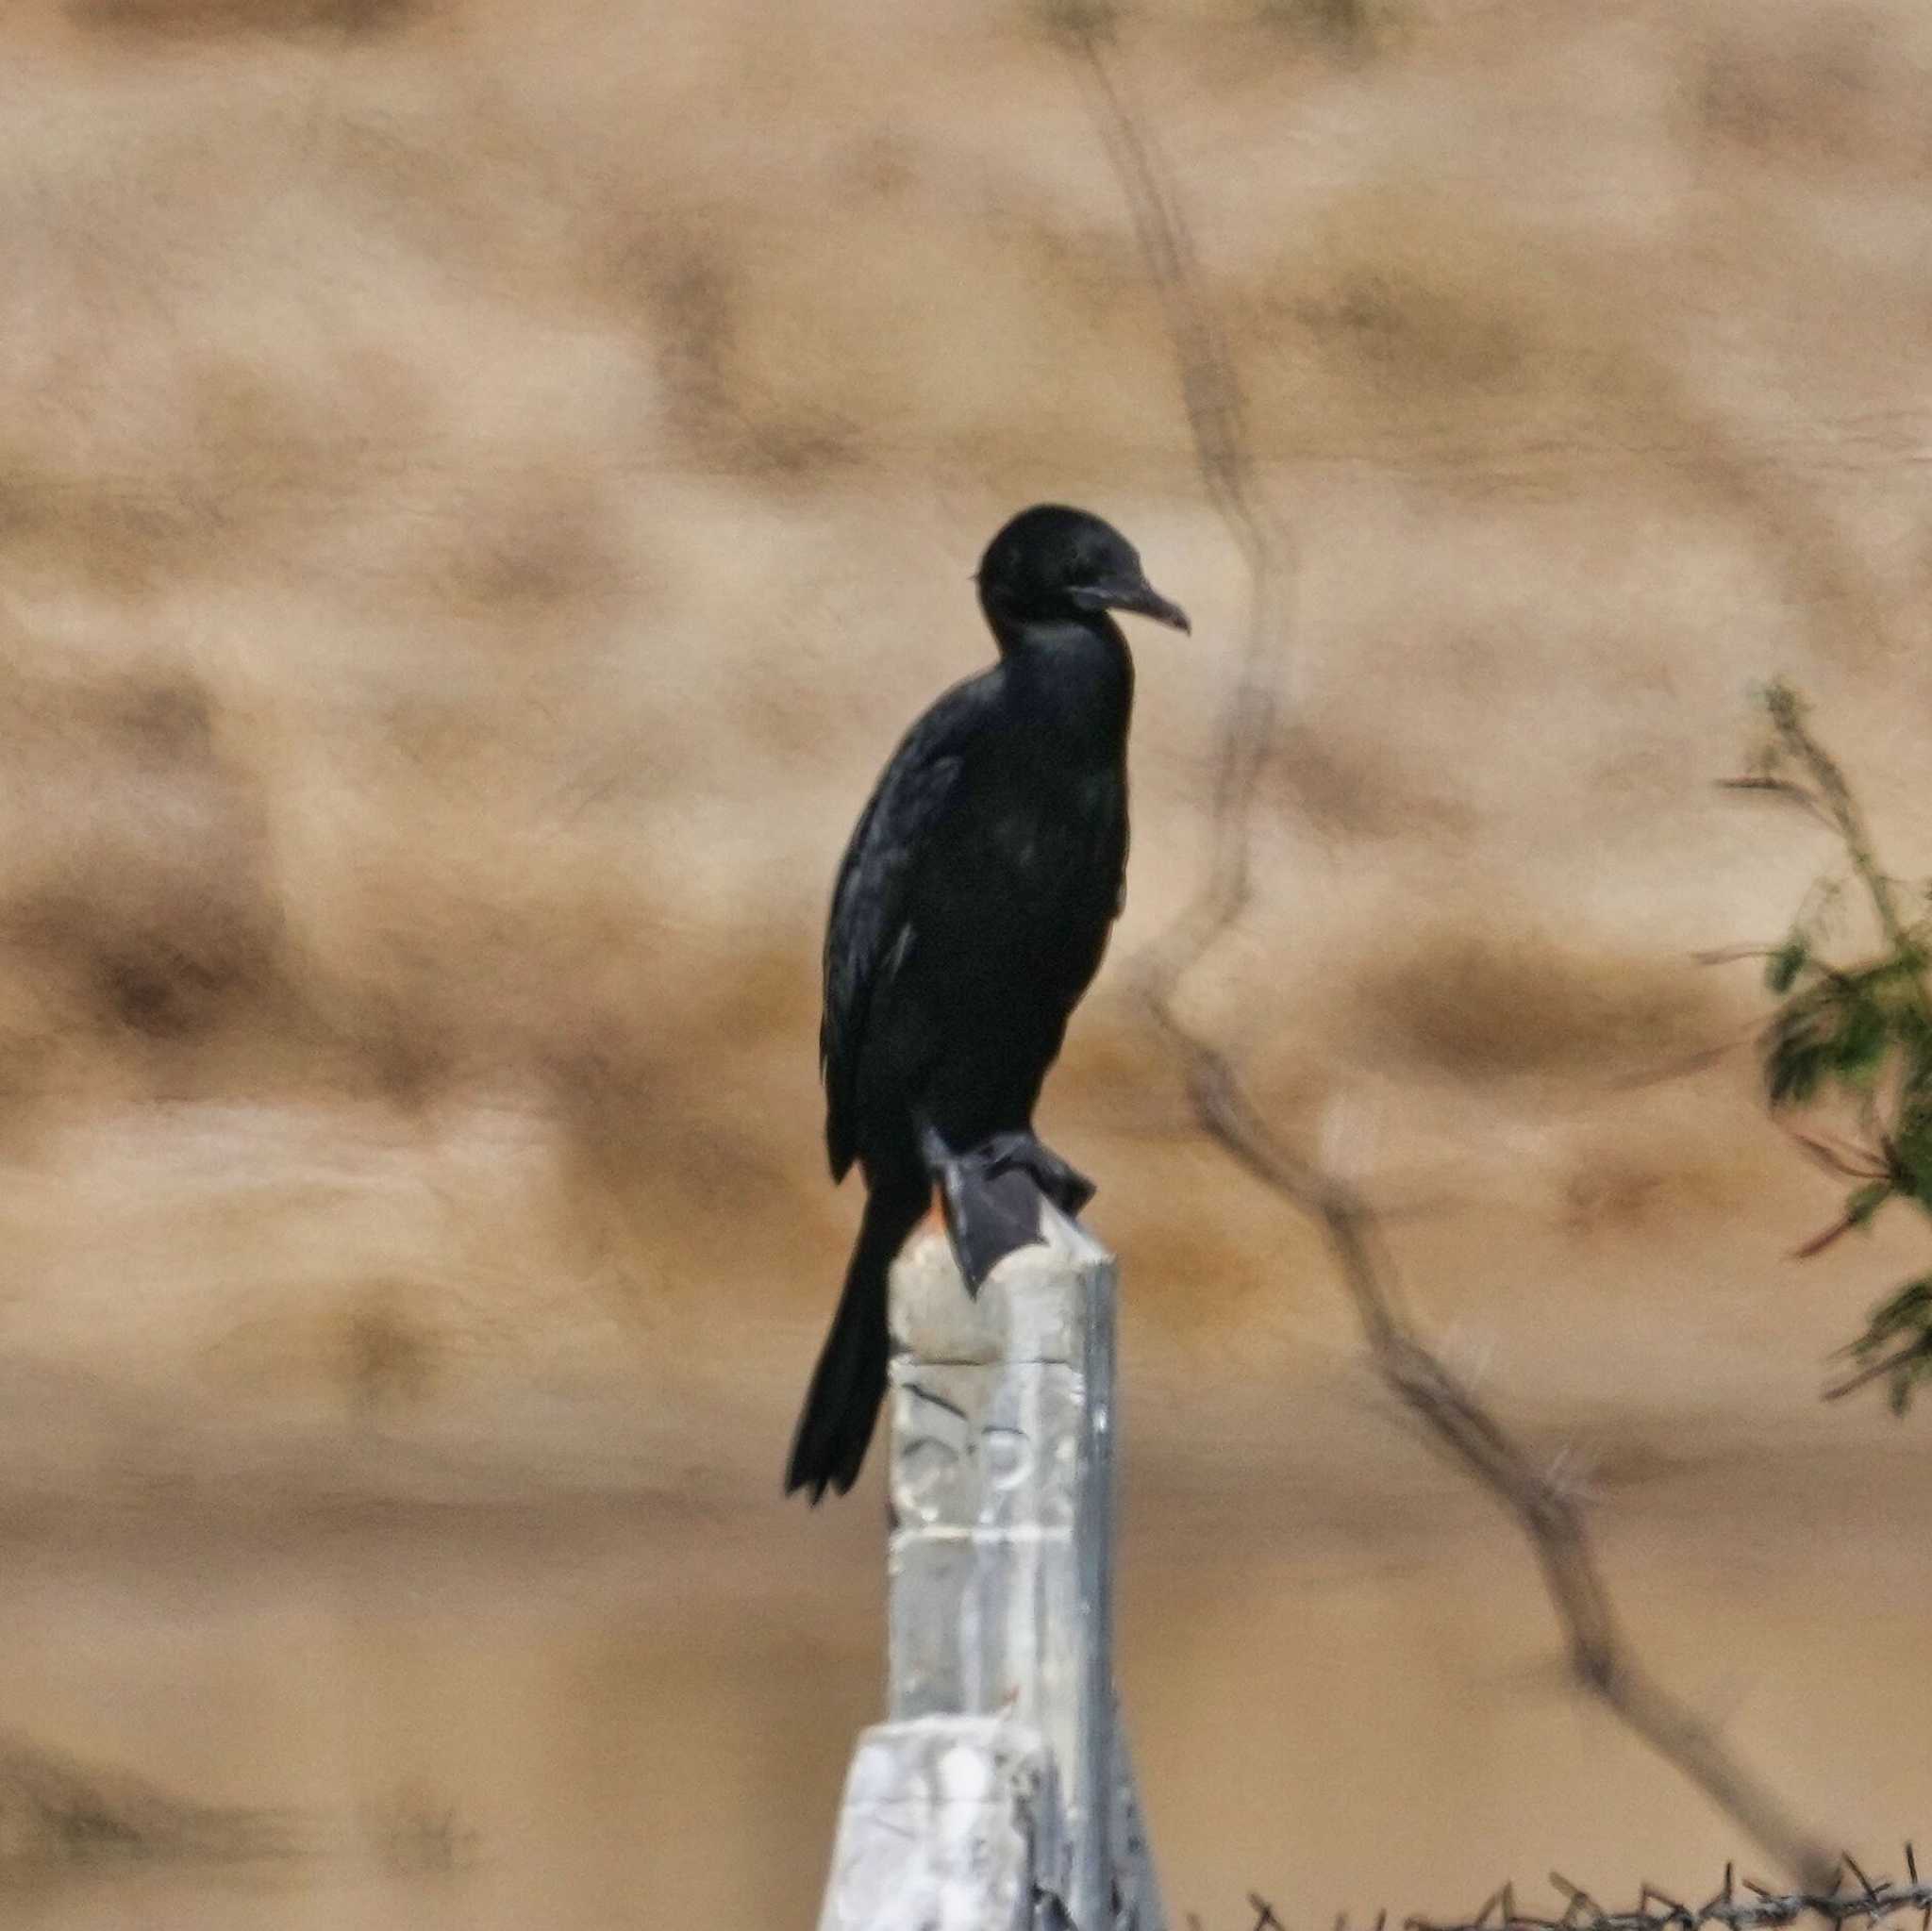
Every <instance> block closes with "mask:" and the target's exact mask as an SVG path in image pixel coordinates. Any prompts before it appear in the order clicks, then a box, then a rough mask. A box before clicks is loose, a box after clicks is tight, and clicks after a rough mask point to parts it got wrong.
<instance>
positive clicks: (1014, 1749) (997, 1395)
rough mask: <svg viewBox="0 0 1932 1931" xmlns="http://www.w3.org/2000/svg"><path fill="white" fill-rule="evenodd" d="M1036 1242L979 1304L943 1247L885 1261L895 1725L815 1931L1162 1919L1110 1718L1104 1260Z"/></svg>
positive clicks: (1045, 1213)
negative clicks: (890, 1349)
mask: <svg viewBox="0 0 1932 1931" xmlns="http://www.w3.org/2000/svg"><path fill="white" fill-rule="evenodd" d="M1041 1230H1042V1234H1043V1237H1044V1238H1043V1240H1042V1242H1041V1244H1040V1245H1038V1246H1033V1247H1026V1248H1022V1249H1021V1250H1019V1251H1018V1252H1017V1253H1014V1254H1012V1255H1009V1256H1008V1257H1007V1258H1006V1259H1005V1260H1003V1261H1002V1262H1001V1263H1000V1264H999V1266H998V1267H997V1268H995V1269H994V1271H993V1273H992V1274H991V1276H990V1277H989V1279H988V1280H987V1283H986V1285H985V1287H984V1288H983V1289H982V1290H981V1292H980V1294H979V1296H978V1298H977V1299H976V1300H975V1299H974V1298H973V1297H972V1296H970V1295H968V1293H967V1292H966V1290H965V1286H964V1283H963V1282H962V1281H961V1280H960V1278H959V1274H958V1269H957V1268H956V1267H955V1265H954V1262H953V1257H952V1254H951V1250H950V1249H949V1248H948V1246H947V1245H946V1242H945V1240H943V1239H942V1238H941V1237H940V1236H939V1235H937V1234H933V1235H928V1236H924V1237H923V1238H921V1239H919V1240H916V1241H915V1242H914V1243H913V1244H912V1245H911V1246H910V1247H909V1248H908V1250H907V1252H906V1254H905V1255H903V1256H902V1257H901V1258H900V1260H899V1263H898V1265H897V1267H896V1268H895V1269H894V1271H893V1275H892V1290H891V1323H892V1335H893V1340H894V1343H895V1347H896V1353H895V1355H894V1357H893V1361H892V1368H891V1408H890V1412H891V1540H890V1555H889V1561H890V1582H891V1590H890V1608H889V1622H890V1656H891V1664H890V1672H889V1685H888V1710H889V1718H890V1720H889V1721H888V1722H887V1723H881V1724H878V1725H876V1726H874V1728H873V1729H871V1730H869V1731H867V1732H866V1734H865V1736H864V1738H863V1739H862V1740H861V1741H860V1744H859V1749H858V1756H857V1757H856V1758H855V1761H854V1764H853V1769H852V1773H851V1776H850V1778H849V1780H848V1782H847V1786H846V1793H845V1804H844V1809H843V1812H842V1814H841V1824H840V1831H839V1842H838V1847H837V1850H836V1852H835V1855H834V1861H833V1870H832V1882H831V1887H830V1889H829V1892H828V1894H827V1896H826V1900H825V1906H824V1915H823V1917H822V1919H821V1921H820V1923H821V1926H822V1931H901V1927H905V1931H911V1927H915V1926H917V1927H922V1931H924V1927H927V1926H946V1927H952V1926H955V1925H957V1926H958V1927H959V1931H968V1927H971V1931H987V1927H1008V1926H1011V1927H1013V1931H1020V1927H1027V1931H1037V1927H1043V1926H1047V1925H1053V1924H1056V1923H1058V1924H1065V1923H1069V1922H1071V1923H1072V1924H1073V1925H1074V1926H1076V1927H1077V1931H1101V1927H1103V1926H1105V1927H1107V1931H1117V1927H1125V1926H1134V1927H1136V1931H1159V1927H1160V1926H1161V1924H1162V1922H1163V1921H1162V1919H1161V1915H1160V1909H1159V1904H1158V1897H1157V1895H1156V1893H1155V1889H1154V1885H1153V1880H1152V1873H1151V1869H1150V1868H1149V1866H1148V1863H1147V1858H1146V1853H1145V1846H1144V1843H1143V1842H1142V1840H1141V1829H1140V1820H1139V1816H1138V1811H1137V1806H1136V1804H1135V1800H1134V1794H1133V1788H1132V1778H1131V1775H1130V1774H1129V1773H1128V1769H1127V1764H1126V1757H1125V1753H1124V1747H1123V1746H1122V1745H1121V1744H1120V1742H1119V1740H1118V1732H1117V1724H1116V1718H1115V1700H1114V1690H1113V1654H1112V1586H1113V1572H1112V1520H1113V1453H1112V1448H1113V1416H1112V1409H1113V1364H1114V1287H1115V1270H1114V1263H1113V1259H1112V1257H1111V1256H1110V1255H1108V1253H1107V1252H1106V1250H1105V1249H1103V1248H1101V1247H1100V1246H1099V1245H1097V1244H1096V1243H1095V1242H1094V1241H1093V1240H1092V1239H1091V1237H1090V1236H1089V1235H1088V1234H1087V1233H1086V1232H1085V1231H1084V1230H1083V1229H1082V1228H1080V1227H1079V1226H1077V1225H1076V1224H1074V1223H1073V1222H1071V1221H1068V1220H1067V1219H1065V1218H1064V1217H1063V1216H1061V1215H1060V1214H1058V1213H1057V1212H1055V1211H1054V1210H1053V1209H1052V1208H1051V1207H1044V1208H1043V1210H1042V1220H1041ZM1116 1899H1118V1905H1117V1904H1116Z"/></svg>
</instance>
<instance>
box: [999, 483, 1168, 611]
mask: <svg viewBox="0 0 1932 1931" xmlns="http://www.w3.org/2000/svg"><path fill="white" fill-rule="evenodd" d="M977 581H978V584H979V602H980V606H981V608H983V609H984V610H985V611H986V615H987V621H988V622H989V623H990V624H991V625H992V628H993V634H994V635H995V636H996V637H998V638H999V639H1000V640H1001V641H1002V642H1003V643H1004V642H1005V641H1006V640H1007V638H1008V635H1009V634H1010V633H1011V632H1013V631H1014V630H1016V629H1019V628H1022V627H1024V626H1025V625H1028V624H1054V623H1069V622H1071V623H1080V622H1082V621H1091V619H1092V618H1093V617H1094V616H1095V615H1097V614H1098V613H1099V612H1101V611H1103V610H1129V611H1132V612H1133V613H1134V614H1135V615H1136V616H1140V617H1152V618H1153V619H1154V621H1155V622H1156V623H1157V624H1168V625H1170V626H1171V627H1172V628H1174V629H1175V630H1186V629H1187V628H1188V627H1189V624H1188V613H1187V612H1186V611H1185V610H1183V609H1182V608H1181V607H1180V606H1179V605H1178V604H1171V603H1169V602H1168V600H1167V599H1166V598H1165V597H1164V596H1162V595H1160V594H1159V592H1158V591H1156V590H1155V588H1154V586H1153V585H1152V584H1150V583H1149V582H1148V581H1147V578H1146V576H1145V575H1144V574H1143V573H1142V572H1141V558H1140V555H1139V553H1138V552H1137V551H1136V550H1135V548H1134V546H1133V544H1131V543H1130V542H1128V541H1127V540H1126V538H1125V537H1124V536H1122V535H1121V533H1120V531H1119V530H1117V529H1115V528H1114V526H1113V525H1112V524H1110V523H1104V522H1102V520H1101V519H1100V518H1099V517H1097V516H1092V515H1090V514H1089V513H1088V512H1087V511H1086V510H1084V509H1069V508H1065V507H1064V506H1063V505H1061V504H1058V503H1041V504H1038V505H1036V506H1035V507H1034V508H1031V509H1023V510H1022V511H1021V512H1020V513H1019V515H1018V516H1016V517H1014V518H1013V520H1012V521H1011V522H1010V523H1008V524H1007V526H1006V527H1005V528H1004V529H1002V530H1001V531H1000V533H999V535H998V536H996V537H995V538H994V539H993V540H992V541H991V542H990V543H989V544H988V545H987V546H986V555H985V556H984V557H982V558H980V560H979V570H978V574H977Z"/></svg>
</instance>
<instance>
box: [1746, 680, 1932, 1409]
mask: <svg viewBox="0 0 1932 1931" xmlns="http://www.w3.org/2000/svg"><path fill="white" fill-rule="evenodd" d="M1764 710H1765V715H1766V718H1767V720H1768V722H1769V725H1770V735H1769V737H1768V739H1767V741H1766V742H1765V743H1764V745H1763V747H1762V749H1761V751H1760V753H1759V755H1758V757H1757V762H1756V767H1755V769H1754V770H1753V771H1752V773H1751V774H1750V775H1748V776H1746V777H1741V778H1732V779H1730V780H1728V782H1727V789H1729V790H1732V791H1751V792H1757V793H1761V794H1767V795H1770V796H1773V797H1775V798H1777V799H1779V800H1780V801H1781V802H1784V803H1788V804H1792V805H1796V806H1798V807H1800V808H1802V809H1803V810H1805V811H1806V812H1807V813H1808V814H1809V815H1810V816H1811V817H1812V818H1813V819H1815V820H1816V821H1817V822H1818V823H1819V824H1823V825H1824V828H1825V829H1826V830H1827V831H1829V832H1830V833H1831V834H1832V836H1833V837H1834V838H1835V839H1836V840H1837V841H1838V842H1839V844H1840V847H1841V848H1842V850H1843V854H1844V869H1843V870H1842V871H1841V872H1840V874H1837V875H1828V876H1827V877H1826V878H1824V880H1822V881H1821V884H1820V886H1819V887H1817V888H1814V889H1813V891H1811V892H1810V893H1809V894H1808V896H1807V900H1806V903H1805V905H1804V906H1803V907H1801V908H1800V910H1799V913H1798V916H1797V918H1796V919H1795V920H1794V921H1793V922H1792V924H1791V928H1790V932H1789V933H1788V934H1787V935H1786V937H1785V939H1784V940H1783V941H1782V942H1781V943H1780V944H1777V945H1775V946H1769V947H1757V948H1752V949H1749V950H1748V951H1747V952H1746V953H1743V954H1724V955H1720V957H1754V956H1755V957H1761V958H1763V959H1764V961H1765V966H1764V977H1765V984H1766V985H1767V986H1768V987H1769V988H1770V990H1772V991H1773V992H1774V993H1775V994H1776V995H1777V997H1778V1000H1779V1005H1778V1008H1777V1011H1776V1012H1775V1013H1774V1015H1773V1017H1772V1020H1771V1023H1770V1024H1769V1025H1768V1026H1766V1027H1765V1029H1764V1033H1763V1037H1762V1040H1761V1049H1762V1055H1763V1062H1764V1086H1765V1095H1766V1098H1767V1099H1768V1100H1769V1102H1770V1105H1771V1108H1772V1111H1773V1113H1774V1115H1775V1116H1777V1117H1778V1118H1779V1120H1780V1122H1781V1123H1782V1124H1786V1127H1787V1131H1789V1132H1790V1137H1791V1140H1792V1141H1793V1143H1794V1144H1795V1145H1796V1146H1797V1147H1798V1148H1799V1150H1800V1151H1801V1152H1802V1153H1804V1154H1805V1155H1806V1157H1807V1158H1809V1159H1810V1160H1812V1161H1813V1162H1814V1163H1815V1164H1817V1165H1818V1166H1820V1167H1822V1168H1824V1171H1825V1172H1827V1173H1829V1174H1835V1175H1836V1176H1837V1177H1838V1178H1840V1179H1841V1180H1845V1181H1848V1182H1849V1183H1850V1185H1849V1187H1848V1189H1847V1191H1846V1194H1845V1200H1844V1206H1843V1207H1842V1209H1841V1210H1840V1213H1839V1215H1838V1217H1837V1218H1836V1219H1835V1220H1834V1221H1833V1222H1832V1224H1830V1225H1829V1226H1828V1227H1826V1228H1824V1230H1823V1231H1822V1232H1821V1233H1818V1234H1815V1235H1813V1236H1812V1238H1811V1239H1810V1240H1807V1241H1806V1242H1805V1243H1804V1245H1803V1246H1801V1247H1800V1248H1798V1250H1797V1257H1798V1258H1799V1259H1808V1258H1809V1257H1811V1256H1812V1255H1814V1254H1820V1253H1823V1252H1824V1249H1825V1248H1827V1247H1829V1246H1831V1245H1832V1244H1833V1243H1834V1242H1835V1241H1837V1240H1840V1238H1841V1237H1842V1236H1844V1235H1846V1234H1848V1233H1850V1232H1851V1231H1852V1229H1853V1228H1855V1227H1868V1226H1870V1225H1871V1224H1872V1222H1873V1221H1874V1218H1875V1217H1876V1216H1877V1214H1878V1213H1879V1211H1880V1209H1882V1208H1883V1207H1888V1206H1889V1205H1890V1203H1891V1202H1892V1201H1894V1200H1907V1201H1911V1202H1913V1203H1914V1204H1915V1205H1916V1206H1917V1207H1919V1209H1920V1210H1921V1211H1922V1212H1924V1213H1925V1214H1928V1215H1932V990H1928V988H1927V985H1926V977H1925V974H1926V964H1927V959H1928V957H1932V918H1928V917H1927V915H1926V905H1927V899H1926V896H1925V895H1924V894H1923V893H1922V894H1919V895H1917V898H1916V904H1915V906H1914V911H1913V916H1911V917H1909V918H1908V917H1907V915H1906V913H1905V912H1904V911H1902V910H1901V907H1900V892H1899V889H1898V887H1897V885H1896V884H1895V883H1894V881H1893V880H1892V879H1891V878H1890V876H1889V875H1888V874H1886V873H1885V872H1884V871H1883V870H1882V869H1881V868H1880V866H1879V863H1878V858H1877V855H1876V853H1875V852H1874V848H1873V844H1872V834H1871V831H1870V830H1869V828H1868V827H1867V825H1866V823H1865V814H1864V812H1863V811H1862V810H1861V809H1860V808H1859V806H1858V801H1857V795H1856V794H1855V793H1854V791H1853V790H1852V787H1851V785H1850V784H1849V782H1848V781H1847V780H1846V778H1845V774H1844V772H1843V770H1842V769H1841V768H1840V765H1839V763H1838V760H1837V759H1836V758H1835V757H1832V755H1831V753H1830V752H1829V751H1827V750H1826V749H1825V748H1824V744H1823V743H1822V742H1821V741H1820V740H1819V739H1818V737H1817V736H1816V734H1815V733H1814V732H1813V731H1812V729H1811V726H1810V724H1809V723H1808V722H1807V717H1806V714H1805V706H1804V703H1803V701H1802V700H1801V699H1800V698H1799V696H1798V694H1797V693H1796V692H1795V691H1792V690H1791V689H1790V687H1789V686H1788V685H1785V684H1774V685H1773V686H1772V687H1771V689H1770V690H1769V691H1766V692H1765V693H1764ZM1850 884H1856V885H1857V888H1858V891H1859V892H1860V893H1861V894H1862V896H1863V898H1864V900H1865V901H1866V903H1867V905H1868V906H1869V908H1870V910H1871V914H1872V924H1873V925H1874V927H1875V929H1876V932H1877V935H1878V945H1877V948H1876V950H1875V951H1872V952H1870V953H1868V954H1866V955H1864V956H1862V957H1857V958H1854V959H1852V960H1851V961H1850V962H1846V961H1845V959H1844V957H1843V955H1842V952H1841V951H1840V952H1839V953H1838V955H1837V956H1836V957H1835V956H1834V953H1833V948H1832V947H1831V946H1830V944H1829V941H1830V940H1831V938H1832V936H1833V935H1832V932H1831V930H1830V929H1829V927H1830V921H1831V915H1832V914H1833V913H1834V912H1835V911H1836V909H1837V908H1838V901H1839V899H1840V897H1841V895H1842V892H1843V890H1844V888H1845V887H1846V886H1847V885H1850ZM1827 1107H1835V1108H1836V1109H1837V1110H1838V1112H1839V1113H1840V1116H1845V1115H1848V1116H1849V1118H1848V1121H1847V1122H1846V1124H1847V1127H1848V1130H1847V1131H1833V1130H1832V1128H1831V1127H1829V1126H1826V1125H1822V1124H1819V1119H1820V1115H1821V1114H1823V1113H1824V1112H1825V1109H1826V1108H1827ZM1793 1116H1803V1117H1804V1118H1805V1119H1806V1122H1807V1126H1809V1127H1810V1129H1811V1130H1809V1131H1800V1130H1799V1129H1798V1128H1797V1127H1796V1126H1794V1125H1791V1124H1790V1120H1791V1118H1792V1117H1793ZM1843 1353H1844V1354H1845V1355H1847V1356H1850V1357H1853V1358H1854V1359H1855V1360H1856V1362H1857V1367H1855V1368H1854V1369H1853V1370H1852V1371H1851V1372H1850V1373H1847V1374H1846V1375H1845V1376H1844V1378H1843V1379H1842V1380H1840V1382H1839V1383H1838V1384H1837V1386H1836V1387H1833V1388H1831V1389H1829V1390H1826V1392H1827V1394H1828V1395H1830V1396H1833V1397H1836V1396H1839V1395H1844V1394H1849V1393H1851V1392H1852V1390H1854V1389H1859V1388H1863V1387H1865V1386H1866V1385H1867V1384H1868V1383H1870V1382H1874V1381H1884V1382H1886V1383H1887V1384H1888V1392H1889V1394H1890V1399H1891V1406H1892V1407H1893V1408H1894V1409H1895V1410H1897V1411H1898V1412H1900V1413H1903V1412H1904V1411H1905V1409H1906V1407H1907V1406H1908V1405H1909V1404H1910V1401H1911V1398H1912V1390H1913V1389H1914V1388H1915V1387H1916V1386H1917V1385H1918V1384H1919V1383H1920V1382H1922V1381H1924V1380H1926V1379H1932V1273H1922V1274H1920V1275H1919V1276H1918V1277H1917V1278H1916V1279H1913V1280H1909V1281H1907V1282H1906V1283H1905V1284H1904V1285H1903V1286H1901V1287H1899V1288H1898V1289H1897V1290H1894V1291H1893V1292H1892V1293H1891V1294H1890V1295H1889V1296H1888V1297H1887V1298H1886V1299H1885V1300H1884V1301H1882V1302H1880V1303H1879V1304H1878V1306H1877V1307H1874V1309H1873V1310H1872V1313H1871V1316H1870V1318H1869V1320H1868V1321H1867V1323H1866V1327H1865V1331H1864V1333H1863V1334H1861V1335H1860V1336H1859V1337H1858V1338H1857V1340H1854V1341H1853V1342H1852V1343H1851V1345H1850V1346H1849V1347H1847V1348H1846V1349H1844V1350H1843Z"/></svg>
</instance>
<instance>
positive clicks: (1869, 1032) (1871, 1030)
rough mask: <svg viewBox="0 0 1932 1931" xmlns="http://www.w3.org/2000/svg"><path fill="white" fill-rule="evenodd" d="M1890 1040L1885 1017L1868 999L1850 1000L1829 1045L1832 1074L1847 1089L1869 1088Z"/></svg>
mask: <svg viewBox="0 0 1932 1931" xmlns="http://www.w3.org/2000/svg"><path fill="white" fill-rule="evenodd" d="M1889 1038H1890V1034H1889V1029H1888V1028H1887V1025H1886V1023H1885V1014H1884V1013H1883V1012H1881V1011H1880V1010H1879V1008H1878V1007H1877V1006H1876V1005H1874V1003H1873V1001H1871V1000H1870V999H1863V998H1854V999H1852V1000H1851V1001H1849V1002H1848V1003H1847V1005H1846V1007H1845V1012H1844V1016H1843V1018H1842V1019H1841V1020H1840V1022H1839V1028H1838V1032H1837V1035H1836V1036H1835V1037H1834V1039H1833V1040H1832V1042H1831V1065H1832V1071H1833V1072H1834V1073H1836V1074H1838V1076H1839V1078H1840V1079H1841V1080H1842V1081H1844V1083H1845V1084H1846V1085H1848V1086H1865V1085H1869V1084H1870V1083H1871V1080H1872V1077H1873V1075H1874V1074H1875V1073H1876V1072H1877V1070H1878V1066H1879V1062H1880V1061H1881V1060H1882V1059H1883V1058H1884V1057H1885V1048H1886V1045H1887V1043H1888V1041H1889Z"/></svg>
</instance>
